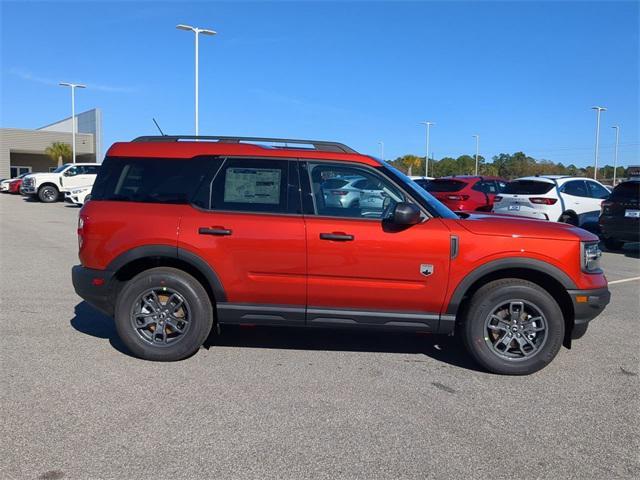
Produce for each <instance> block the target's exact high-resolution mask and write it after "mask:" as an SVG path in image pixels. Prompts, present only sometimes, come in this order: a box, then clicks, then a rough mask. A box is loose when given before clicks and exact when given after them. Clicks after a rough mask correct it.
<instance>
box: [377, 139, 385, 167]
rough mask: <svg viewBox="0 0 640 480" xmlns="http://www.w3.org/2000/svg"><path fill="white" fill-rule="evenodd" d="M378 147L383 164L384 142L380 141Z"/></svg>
mask: <svg viewBox="0 0 640 480" xmlns="http://www.w3.org/2000/svg"><path fill="white" fill-rule="evenodd" d="M378 145H380V158H381V159H382V161H383V162H384V142H383V141H382V140H380V141H379V142H378Z"/></svg>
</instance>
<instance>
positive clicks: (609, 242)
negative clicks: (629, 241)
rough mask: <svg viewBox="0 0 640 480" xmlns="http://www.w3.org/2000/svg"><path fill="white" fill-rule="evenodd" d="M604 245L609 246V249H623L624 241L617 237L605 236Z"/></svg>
mask: <svg viewBox="0 0 640 480" xmlns="http://www.w3.org/2000/svg"><path fill="white" fill-rule="evenodd" d="M604 246H605V247H607V250H622V247H623V246H624V242H623V241H621V240H617V239H615V238H605V239H604Z"/></svg>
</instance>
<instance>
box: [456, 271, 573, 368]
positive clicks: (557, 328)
mask: <svg viewBox="0 0 640 480" xmlns="http://www.w3.org/2000/svg"><path fill="white" fill-rule="evenodd" d="M490 286H491V285H488V287H490ZM483 290H484V291H483ZM518 300H522V301H526V302H528V303H531V304H533V305H534V306H535V307H536V308H538V309H539V310H540V311H541V312H542V314H543V315H544V317H545V320H546V322H547V332H546V334H547V338H546V341H545V344H544V345H543V347H542V349H541V350H540V351H539V352H538V353H537V354H535V355H534V356H533V357H532V358H528V359H524V360H508V359H505V358H502V357H499V356H498V355H496V354H495V353H493V351H492V350H491V348H490V347H489V345H487V343H486V341H485V336H486V332H485V320H486V318H487V316H488V315H489V314H490V313H492V312H493V311H494V310H495V309H496V308H497V307H498V306H499V305H501V304H503V303H507V302H509V301H518ZM564 330H565V325H564V317H563V315H562V311H561V310H560V307H559V306H558V304H557V303H556V301H555V300H554V299H553V297H551V295H549V294H548V293H547V292H546V291H544V290H542V289H540V288H539V287H538V288H536V286H535V284H531V283H529V282H525V281H523V282H522V283H520V284H518V283H514V282H512V283H510V284H504V285H502V286H500V287H497V288H485V287H483V288H482V289H480V290H478V292H476V295H475V296H474V299H473V300H472V304H471V306H470V308H469V311H468V314H467V320H466V322H465V343H466V345H467V348H468V349H469V352H470V353H471V354H472V356H473V357H474V358H475V359H476V360H477V361H478V362H479V363H480V364H481V365H482V366H484V367H485V368H487V369H488V370H489V371H491V372H494V373H502V374H512V375H526V374H530V373H533V372H536V371H538V370H540V369H541V368H544V367H545V366H546V365H548V364H549V363H551V361H552V360H553V359H554V358H555V356H556V355H557V353H558V351H559V350H560V347H561V346H562V341H563V339H564Z"/></svg>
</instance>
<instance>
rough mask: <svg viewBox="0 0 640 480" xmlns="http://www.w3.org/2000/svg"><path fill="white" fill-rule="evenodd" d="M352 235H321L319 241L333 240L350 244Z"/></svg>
mask: <svg viewBox="0 0 640 480" xmlns="http://www.w3.org/2000/svg"><path fill="white" fill-rule="evenodd" d="M353 239H354V236H353V235H349V234H346V233H321V234H320V240H334V241H336V242H352V241H353Z"/></svg>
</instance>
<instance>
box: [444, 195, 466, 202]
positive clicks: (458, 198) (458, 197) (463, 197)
mask: <svg viewBox="0 0 640 480" xmlns="http://www.w3.org/2000/svg"><path fill="white" fill-rule="evenodd" d="M468 199H469V195H447V200H456V201H464V200H468Z"/></svg>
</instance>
